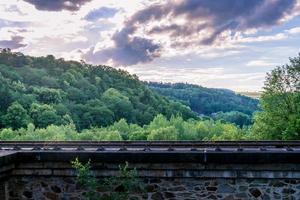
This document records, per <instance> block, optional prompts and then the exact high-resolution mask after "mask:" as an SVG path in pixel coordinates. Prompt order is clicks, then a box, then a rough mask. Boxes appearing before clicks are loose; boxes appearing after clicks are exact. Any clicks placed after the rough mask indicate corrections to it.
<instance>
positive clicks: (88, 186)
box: [71, 158, 99, 200]
mask: <svg viewBox="0 0 300 200" xmlns="http://www.w3.org/2000/svg"><path fill="white" fill-rule="evenodd" d="M71 164H72V167H73V168H75V170H76V181H77V182H78V183H79V185H80V186H81V187H83V188H84V189H85V190H86V192H85V193H83V195H84V197H85V198H86V199H88V200H98V199H99V198H98V195H97V187H98V183H97V179H96V177H95V176H94V175H93V173H92V172H91V162H90V160H89V161H88V162H87V163H85V164H83V163H81V162H80V161H79V160H78V158H76V159H75V160H74V161H71Z"/></svg>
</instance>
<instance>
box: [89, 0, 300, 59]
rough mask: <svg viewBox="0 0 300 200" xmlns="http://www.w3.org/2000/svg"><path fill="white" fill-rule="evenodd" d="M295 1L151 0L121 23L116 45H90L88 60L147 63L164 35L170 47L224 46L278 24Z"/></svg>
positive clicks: (289, 12) (156, 54)
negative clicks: (154, 1) (157, 1)
mask: <svg viewBox="0 0 300 200" xmlns="http://www.w3.org/2000/svg"><path fill="white" fill-rule="evenodd" d="M296 4H297V0H251V1H249V0H222V1H218V0H179V1H167V2H165V3H160V4H153V5H150V6H148V7H146V8H144V9H142V10H139V11H137V12H136V13H134V14H133V15H132V16H131V17H130V18H129V19H128V20H127V21H126V22H125V23H124V28H123V29H122V30H120V31H117V32H116V33H115V34H114V35H113V37H112V41H113V43H114V46H112V47H109V48H103V49H100V50H98V51H97V50H95V48H92V49H91V50H90V51H89V52H88V53H87V55H86V59H87V60H88V61H96V60H97V61H103V62H106V61H108V60H113V62H114V63H116V64H121V65H133V64H137V63H140V62H148V61H151V60H153V59H154V58H155V57H157V56H159V55H160V53H159V52H161V51H162V49H163V48H166V45H165V44H164V45H162V44H161V43H160V40H159V38H160V37H163V36H165V38H168V39H167V40H168V41H167V42H166V40H165V43H167V45H168V47H169V48H172V49H178V48H179V49H180V48H181V49H186V48H192V47H197V48H198V47H199V46H205V45H212V44H216V45H218V44H219V45H222V44H223V43H224V41H225V40H228V38H234V37H235V36H236V34H239V35H240V33H243V32H245V31H247V30H251V29H254V30H257V29H261V28H268V27H271V26H273V25H277V24H279V23H280V22H281V21H282V20H283V19H284V18H285V17H286V16H287V15H289V14H291V12H292V10H293V9H294V8H295V6H296ZM145 36H147V37H145ZM165 38H164V39H165Z"/></svg>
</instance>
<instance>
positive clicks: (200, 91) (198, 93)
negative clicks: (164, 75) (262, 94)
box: [147, 82, 258, 116]
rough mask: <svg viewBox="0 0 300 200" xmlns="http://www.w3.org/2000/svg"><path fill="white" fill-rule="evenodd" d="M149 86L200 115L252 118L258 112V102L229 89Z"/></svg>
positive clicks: (190, 85) (195, 86)
mask: <svg viewBox="0 0 300 200" xmlns="http://www.w3.org/2000/svg"><path fill="white" fill-rule="evenodd" d="M147 84H148V86H149V87H150V88H151V89H153V90H154V91H156V92H158V93H159V94H161V95H164V96H166V97H169V98H171V99H174V100H178V101H180V102H182V103H184V104H185V105H187V106H189V107H190V108H191V109H192V110H193V111H195V112H197V113H198V114H204V115H211V114H212V113H216V112H230V111H238V112H242V113H244V114H247V115H250V116H251V115H252V113H253V112H255V111H256V110H258V100H256V99H252V98H250V97H247V96H243V95H240V94H236V93H234V92H233V91H231V90H227V89H213V88H205V87H201V86H198V85H192V84H187V83H175V84H172V83H156V82H149V83H147Z"/></svg>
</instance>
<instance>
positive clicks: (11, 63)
mask: <svg viewBox="0 0 300 200" xmlns="http://www.w3.org/2000/svg"><path fill="white" fill-rule="evenodd" d="M159 113H161V114H163V115H165V116H167V117H171V115H176V114H180V115H182V117H183V118H184V119H188V118H196V114H195V113H194V112H192V111H191V110H190V109H189V108H188V107H187V106H184V105H183V104H181V103H178V102H173V101H171V100H168V99H167V98H165V97H162V96H160V95H158V94H157V93H156V92H153V91H152V90H150V89H149V88H148V87H147V86H145V85H144V84H143V83H142V82H140V81H139V80H138V78H137V77H136V76H133V75H130V74H128V73H127V72H125V71H122V70H116V69H114V68H111V67H107V66H92V65H88V64H86V63H83V62H82V63H80V62H75V61H65V60H63V59H55V58H54V57H53V56H51V55H48V56H46V57H30V56H25V55H23V54H21V53H14V52H11V51H10V50H9V49H2V50H1V52H0V128H3V127H12V128H14V129H17V128H20V127H26V125H27V124H28V123H33V124H34V125H35V126H36V127H47V126H48V125H50V124H56V125H60V124H68V123H70V122H73V123H74V124H75V125H76V127H77V129H78V130H82V129H85V128H90V127H95V126H107V125H111V124H113V123H114V122H115V121H119V120H120V119H122V118H124V119H126V120H127V122H129V123H135V124H139V125H143V124H147V123H149V122H150V121H151V120H152V119H153V118H154V117H155V116H156V115H157V114H159Z"/></svg>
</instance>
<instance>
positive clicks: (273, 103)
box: [253, 54, 300, 140]
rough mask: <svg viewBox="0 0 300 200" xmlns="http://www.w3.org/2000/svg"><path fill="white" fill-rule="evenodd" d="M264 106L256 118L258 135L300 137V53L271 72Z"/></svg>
mask: <svg viewBox="0 0 300 200" xmlns="http://www.w3.org/2000/svg"><path fill="white" fill-rule="evenodd" d="M260 105H261V108H262V112H259V113H257V114H256V116H255V117H254V121H255V123H254V125H253V132H254V133H255V134H256V135H259V136H260V137H261V138H263V139H277V140H286V139H299V138H300V54H299V56H298V57H296V58H290V63H289V64H286V65H283V66H280V67H277V68H275V69H274V70H273V71H272V72H271V73H268V74H267V78H266V82H265V86H264V93H263V94H262V96H261V98H260Z"/></svg>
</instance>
